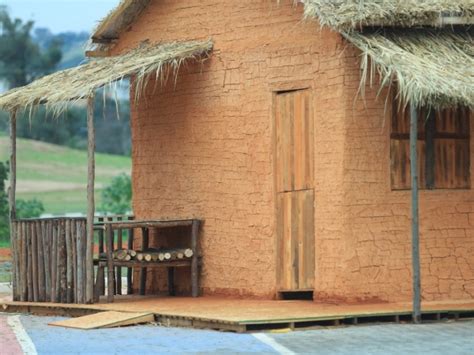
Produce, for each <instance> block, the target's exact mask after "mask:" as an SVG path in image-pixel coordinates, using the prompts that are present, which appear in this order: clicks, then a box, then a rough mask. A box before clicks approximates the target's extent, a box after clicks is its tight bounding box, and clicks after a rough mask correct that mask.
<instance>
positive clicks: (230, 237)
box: [114, 0, 474, 302]
mask: <svg viewBox="0 0 474 355" xmlns="http://www.w3.org/2000/svg"><path fill="white" fill-rule="evenodd" d="M291 3H292V2H291V1H288V2H283V4H282V5H280V6H277V5H275V1H273V0H265V1H254V0H252V1H250V0H248V1H224V0H219V1H218V0H207V1H202V0H161V1H160V0H155V1H152V3H151V5H150V6H149V7H148V9H147V10H146V11H145V13H144V14H143V15H142V16H141V17H140V19H139V20H138V21H137V22H136V24H135V25H134V26H133V27H132V28H131V29H130V31H128V32H126V33H124V34H122V36H121V39H120V42H119V44H118V46H117V47H116V48H115V49H114V51H115V52H121V51H123V50H125V49H127V48H131V47H134V46H136V45H137V44H138V43H139V42H141V41H143V40H145V39H149V40H150V41H152V42H157V41H173V40H194V39H207V38H208V37H212V38H213V39H214V41H215V50H214V53H213V55H212V58H211V59H210V60H208V61H207V62H206V63H205V64H204V65H203V66H201V65H196V64H193V65H189V66H188V67H187V68H184V69H182V71H181V73H180V75H179V78H178V80H177V82H176V85H173V84H174V83H169V85H167V86H165V87H160V86H158V89H157V91H156V92H153V91H152V90H151V89H150V90H149V92H147V93H146V95H145V96H143V97H142V100H141V101H140V103H139V105H138V106H137V107H134V108H133V110H132V142H133V152H132V155H133V180H134V183H133V191H134V212H135V214H136V215H137V217H138V218H156V217H159V216H166V217H171V216H179V217H187V216H196V217H202V218H204V219H205V225H204V228H203V234H202V241H201V247H202V250H203V257H204V259H203V260H204V266H203V272H202V276H203V277H202V282H201V286H202V290H203V292H204V294H224V295H231V296H238V297H261V298H273V297H274V295H275V291H276V289H275V264H276V256H275V244H274V243H275V238H274V232H275V223H274V208H275V206H274V185H273V175H272V174H273V165H272V159H273V156H272V95H273V92H275V91H277V90H288V89H296V88H310V89H311V92H312V95H313V110H314V112H313V113H314V122H315V125H314V127H315V129H314V130H315V137H314V140H315V176H316V181H315V198H316V201H315V221H316V223H315V226H316V227H315V229H316V230H315V238H316V243H315V244H316V258H317V260H316V279H315V291H316V292H315V295H316V297H315V298H316V300H329V301H344V302H367V301H400V300H409V299H410V297H411V281H410V280H411V275H410V265H411V258H410V255H411V251H410V221H409V193H408V192H392V191H391V190H390V181H389V177H390V171H389V169H390V165H389V120H388V117H387V118H386V117H385V115H384V102H383V100H375V99H374V96H375V94H374V92H373V91H371V90H368V91H367V95H366V96H367V101H366V104H365V105H364V104H363V103H362V102H361V101H360V100H355V97H356V94H357V88H358V84H359V71H358V65H359V64H358V58H357V56H358V54H357V52H356V51H355V50H354V49H352V48H351V47H350V46H348V45H347V44H346V43H345V42H344V41H343V40H342V39H341V37H340V36H339V35H337V34H335V33H333V32H330V31H328V30H320V28H319V25H318V24H317V23H315V22H302V20H301V18H302V9H301V5H299V6H298V7H297V8H294V7H292V5H291ZM473 197H474V195H473V194H472V193H471V192H470V191H427V192H423V193H422V196H421V204H422V206H421V211H420V212H421V229H422V236H421V238H422V262H423V269H422V272H423V297H424V299H426V300H432V299H438V300H439V299H443V300H444V299H463V298H464V299H465V298H472V297H473V294H474V275H473V273H474V272H473V269H474V259H473V254H474V253H473V251H474V250H473V249H474V236H473V234H474V209H473V207H474V203H473ZM471 224H472V225H471ZM178 278H179V281H180V282H179V287H180V290H181V291H186V289H187V284H188V275H187V274H186V272H180V274H179V275H178ZM148 280H149V283H148V287H149V288H150V289H153V290H157V289H161V288H162V287H163V286H164V285H165V281H164V275H162V274H160V275H158V276H154V277H151V275H150V277H149V279H148Z"/></svg>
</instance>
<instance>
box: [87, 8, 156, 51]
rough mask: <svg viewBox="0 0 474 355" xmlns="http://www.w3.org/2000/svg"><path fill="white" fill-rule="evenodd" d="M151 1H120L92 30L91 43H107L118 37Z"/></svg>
mask: <svg viewBox="0 0 474 355" xmlns="http://www.w3.org/2000/svg"><path fill="white" fill-rule="evenodd" d="M150 1H151V0H122V1H121V2H120V4H119V5H118V6H117V7H115V8H114V9H113V10H112V11H111V12H110V13H109V14H108V15H107V17H105V18H104V19H103V20H102V21H101V22H100V23H99V25H98V26H97V28H96V29H95V30H94V33H93V35H92V41H93V42H96V43H104V42H105V43H107V42H109V41H112V40H115V39H117V38H118V37H119V34H120V33H121V32H122V31H124V30H126V29H127V28H128V27H129V26H130V25H131V24H132V23H133V22H134V21H135V19H136V18H137V17H138V16H139V15H140V14H141V13H142V12H143V10H145V8H146V7H147V6H148V4H149V3H150Z"/></svg>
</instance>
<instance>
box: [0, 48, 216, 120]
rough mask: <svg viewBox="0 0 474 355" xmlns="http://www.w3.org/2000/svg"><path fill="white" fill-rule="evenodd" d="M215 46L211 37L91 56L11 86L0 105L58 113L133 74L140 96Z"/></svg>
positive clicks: (201, 57) (135, 86)
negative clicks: (154, 82) (41, 107)
mask: <svg viewBox="0 0 474 355" xmlns="http://www.w3.org/2000/svg"><path fill="white" fill-rule="evenodd" d="M212 47H213V42H212V41H211V40H207V41H190V42H175V43H168V44H159V45H142V46H140V47H139V48H137V49H134V50H132V51H130V52H128V53H126V54H123V55H120V56H114V57H107V58H101V59H97V60H91V61H90V62H88V63H86V64H83V65H80V66H77V67H75V68H72V69H67V70H63V71H59V72H56V73H54V74H51V75H48V76H45V77H43V78H41V79H38V80H36V81H34V82H33V83H31V84H29V85H26V86H24V87H21V88H16V89H13V90H10V91H8V92H6V93H5V94H3V95H1V96H0V109H3V110H6V111H11V112H13V111H16V110H18V109H30V110H31V109H33V107H34V106H36V105H39V104H45V105H46V107H47V109H48V110H50V111H52V112H53V113H54V114H56V115H57V114H59V113H61V112H63V111H64V110H65V109H66V108H67V106H68V105H69V104H70V103H71V102H75V101H77V100H81V99H84V98H87V97H90V96H91V95H92V93H93V92H94V91H95V90H96V89H98V88H101V87H104V86H107V85H111V84H112V83H114V82H116V81H119V80H121V79H123V78H126V77H129V76H132V75H133V76H134V88H135V90H134V91H135V95H136V96H135V99H138V97H139V95H140V94H141V92H142V91H143V90H144V89H145V87H146V85H147V83H148V81H149V80H150V79H152V78H155V79H157V81H160V80H161V81H162V82H164V81H166V80H167V78H168V77H169V76H170V75H175V76H176V75H177V73H178V69H179V68H180V66H181V65H182V64H183V62H185V61H187V60H191V59H197V58H200V59H202V60H203V59H205V58H207V57H208V56H209V54H210V52H211V51H212Z"/></svg>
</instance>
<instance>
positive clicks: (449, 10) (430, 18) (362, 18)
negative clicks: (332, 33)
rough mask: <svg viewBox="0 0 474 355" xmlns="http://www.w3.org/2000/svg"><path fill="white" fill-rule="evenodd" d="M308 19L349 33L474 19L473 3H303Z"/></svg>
mask: <svg viewBox="0 0 474 355" xmlns="http://www.w3.org/2000/svg"><path fill="white" fill-rule="evenodd" d="M301 2H302V3H304V7H305V10H304V11H305V17H306V18H317V19H319V22H320V24H321V25H322V26H329V27H331V28H333V29H336V30H345V31H347V30H349V29H353V28H357V27H360V26H364V25H369V26H370V25H377V26H401V27H412V26H415V25H433V24H435V23H436V21H437V20H438V19H439V18H440V16H442V15H455V16H461V17H472V16H474V1H473V0H301Z"/></svg>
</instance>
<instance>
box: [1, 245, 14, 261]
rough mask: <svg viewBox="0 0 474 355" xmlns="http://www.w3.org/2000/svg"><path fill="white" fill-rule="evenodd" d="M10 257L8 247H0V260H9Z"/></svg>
mask: <svg viewBox="0 0 474 355" xmlns="http://www.w3.org/2000/svg"><path fill="white" fill-rule="evenodd" d="M11 259H12V253H11V250H10V248H0V262H2V261H10V260H11Z"/></svg>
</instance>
